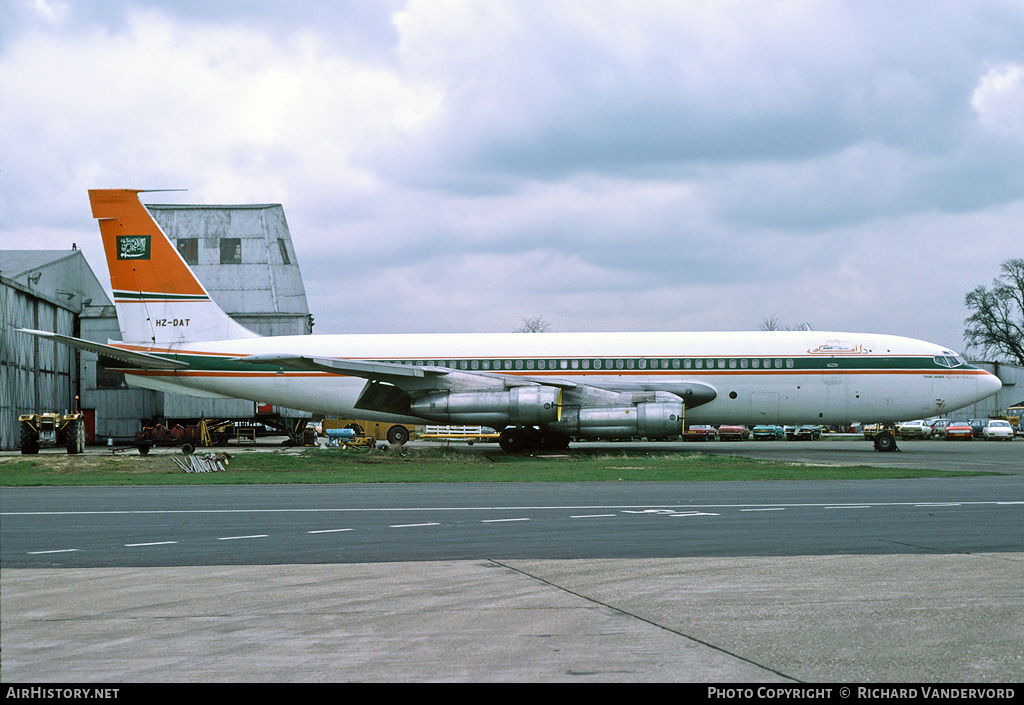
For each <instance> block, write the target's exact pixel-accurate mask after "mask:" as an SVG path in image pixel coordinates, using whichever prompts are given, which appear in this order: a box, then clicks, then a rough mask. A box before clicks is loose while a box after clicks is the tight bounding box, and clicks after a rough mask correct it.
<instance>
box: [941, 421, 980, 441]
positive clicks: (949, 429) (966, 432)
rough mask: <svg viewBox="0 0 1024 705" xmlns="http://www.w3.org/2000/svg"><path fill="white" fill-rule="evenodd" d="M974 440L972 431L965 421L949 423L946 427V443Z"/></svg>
mask: <svg viewBox="0 0 1024 705" xmlns="http://www.w3.org/2000/svg"><path fill="white" fill-rule="evenodd" d="M973 439H974V429H973V428H971V425H970V424H969V423H967V422H966V421H951V422H950V423H949V425H948V426H946V440H947V441H970V440H973Z"/></svg>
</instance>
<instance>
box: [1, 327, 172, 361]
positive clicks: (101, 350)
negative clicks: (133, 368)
mask: <svg viewBox="0 0 1024 705" xmlns="http://www.w3.org/2000/svg"><path fill="white" fill-rule="evenodd" d="M15 330H18V331H20V332H21V333H28V334H29V335H34V336H36V337H37V338H45V339H47V340H52V341H54V342H56V343H63V344H64V345H70V346H71V347H73V348H78V349H79V350H87V351H89V352H94V353H96V354H97V355H102V356H104V357H111V358H114V359H115V360H120V361H121V362H127V363H129V364H131V365H137V366H138V367H141V368H142V369H145V370H182V369H185V368H186V367H188V366H189V365H188V363H186V362H178V361H177V360H171V359H169V358H166V357H161V356H159V355H150V354H149V353H143V352H136V351H134V350H125V349H123V348H118V347H114V346H113V345H104V344H103V343H97V342H94V341H92V340H82V339H81V338H72V337H70V336H67V335H58V334H57V333H50V332H48V331H45V330H32V329H30V328H16V329H15Z"/></svg>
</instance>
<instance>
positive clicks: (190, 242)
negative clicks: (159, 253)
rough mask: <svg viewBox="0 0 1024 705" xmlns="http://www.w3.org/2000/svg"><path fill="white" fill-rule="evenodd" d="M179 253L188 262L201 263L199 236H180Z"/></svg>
mask: <svg viewBox="0 0 1024 705" xmlns="http://www.w3.org/2000/svg"><path fill="white" fill-rule="evenodd" d="M178 254H180V255H181V258H182V259H183V260H185V262H187V263H188V264H199V238H197V237H179V238H178Z"/></svg>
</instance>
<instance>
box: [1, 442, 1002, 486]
mask: <svg viewBox="0 0 1024 705" xmlns="http://www.w3.org/2000/svg"><path fill="white" fill-rule="evenodd" d="M177 457H178V458H179V459H181V458H182V457H183V456H181V455H178V456H177ZM989 474H992V473H985V472H947V471H933V470H914V469H907V468H884V467H873V466H866V465H858V466H840V465H836V466H826V465H809V464H797V463H788V462H779V461H767V460H753V459H751V458H743V457H736V456H723V455H717V454H708V453H700V452H692V453H690V452H686V453H664V452H659V453H645V452H642V451H626V452H621V453H610V452H606V451H595V452H588V451H585V450H575V449H574V450H572V451H570V452H568V453H564V454H557V455H539V454H538V455H522V456H518V455H506V454H504V453H502V452H501V451H499V450H495V451H494V452H484V451H480V450H473V451H470V450H467V449H462V448H415V449H409V448H407V449H393V450H390V451H379V450H361V449H360V450H352V449H350V450H338V449H330V450H313V449H310V450H303V451H299V452H287V453H236V454H233V455H232V457H231V460H230V462H229V464H228V465H227V467H226V469H225V471H224V472H208V473H186V472H184V471H183V470H182V469H181V468H180V467H179V466H178V465H177V464H175V463H174V462H173V460H172V459H171V456H169V455H149V456H95V455H93V456H66V455H50V456H42V455H41V456H37V457H36V458H33V459H18V460H13V461H8V462H4V463H0V485H2V486H10V487H13V486H22V487H24V486H44V485H52V486H60V485H66V486H74V485H237V484H324V483H369V482H402V483H413V482H634V481H647V482H651V481H653V482H694V481H697V482H703V481H736V480H853V479H857V480H875V479H900V478H919V477H964V476H971V475H989Z"/></svg>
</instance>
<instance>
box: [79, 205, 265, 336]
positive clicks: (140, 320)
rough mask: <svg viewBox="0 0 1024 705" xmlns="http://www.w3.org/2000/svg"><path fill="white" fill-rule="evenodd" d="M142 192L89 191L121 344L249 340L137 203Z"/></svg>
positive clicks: (144, 208)
mask: <svg viewBox="0 0 1024 705" xmlns="http://www.w3.org/2000/svg"><path fill="white" fill-rule="evenodd" d="M140 193H142V191H141V190H132V189H102V190H90V191H89V201H90V203H91V204H92V214H93V217H94V218H97V219H99V223H100V234H101V235H102V236H103V249H104V251H105V252H106V255H107V267H108V269H109V270H110V285H111V287H112V288H113V292H114V304H115V306H116V308H117V317H118V320H119V323H120V325H121V329H122V330H123V331H124V335H125V341H126V342H132V343H142V344H147V345H154V344H156V345H160V344H172V343H187V342H194V341H200V340H222V339H231V338H253V337H257V335H256V334H255V333H253V332H252V331H250V330H248V329H247V328H245V327H243V326H241V325H240V324H238V323H236V322H235V321H234V320H233V319H232V318H231V317H230V316H228V315H227V314H226V313H224V311H223V310H222V309H221V308H220V306H218V305H217V304H216V303H215V302H214V301H213V299H211V298H210V294H209V292H207V291H206V288H205V287H204V286H203V285H202V284H201V283H200V281H199V279H198V278H196V275H195V274H194V273H193V272H192V270H191V268H190V267H189V266H188V264H187V263H186V262H185V260H184V259H182V257H181V255H180V254H179V253H178V250H177V248H176V247H175V246H174V245H173V244H172V243H171V241H170V240H169V239H168V238H167V235H165V234H164V232H163V230H161V229H160V226H159V225H157V223H156V221H155V220H153V216H152V215H150V213H149V211H148V210H146V207H145V206H144V205H142V203H141V202H140V201H139V196H138V194H140Z"/></svg>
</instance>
